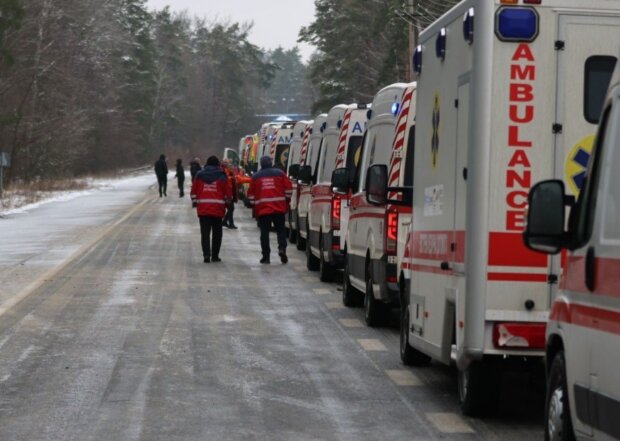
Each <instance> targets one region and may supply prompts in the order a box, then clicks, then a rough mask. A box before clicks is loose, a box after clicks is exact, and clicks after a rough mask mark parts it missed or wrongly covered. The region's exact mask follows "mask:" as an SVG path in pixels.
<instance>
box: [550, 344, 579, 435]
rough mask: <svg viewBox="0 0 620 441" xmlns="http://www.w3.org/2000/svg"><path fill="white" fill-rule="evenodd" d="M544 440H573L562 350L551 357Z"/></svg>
mask: <svg viewBox="0 0 620 441" xmlns="http://www.w3.org/2000/svg"><path fill="white" fill-rule="evenodd" d="M545 441H575V434H574V432H573V422H572V420H571V415H570V407H569V403H568V386H567V384H566V361H565V360H564V352H563V351H559V352H558V353H557V354H555V357H553V361H552V362H551V369H549V375H548V378H547V397H546V399H545Z"/></svg>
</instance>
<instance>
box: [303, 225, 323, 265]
mask: <svg viewBox="0 0 620 441" xmlns="http://www.w3.org/2000/svg"><path fill="white" fill-rule="evenodd" d="M307 234H308V236H307V237H308V238H310V232H308V233H307ZM320 263H321V262H320V261H319V259H317V258H316V257H314V254H312V249H310V241H308V243H307V244H306V268H308V271H318V270H319V265H320Z"/></svg>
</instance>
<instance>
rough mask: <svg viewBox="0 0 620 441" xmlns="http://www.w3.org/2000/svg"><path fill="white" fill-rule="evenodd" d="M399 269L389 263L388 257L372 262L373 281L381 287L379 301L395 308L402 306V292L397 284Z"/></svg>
mask: <svg viewBox="0 0 620 441" xmlns="http://www.w3.org/2000/svg"><path fill="white" fill-rule="evenodd" d="M396 272H397V268H396V265H395V264H393V263H388V262H387V256H386V255H384V256H383V257H381V259H378V260H373V261H372V280H373V281H374V283H376V284H378V285H379V290H378V291H376V292H377V293H378V294H379V300H381V301H383V302H385V303H389V304H391V305H393V306H400V291H399V289H398V282H397V280H398V279H397V274H396Z"/></svg>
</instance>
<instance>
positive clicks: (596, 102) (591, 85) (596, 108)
mask: <svg viewBox="0 0 620 441" xmlns="http://www.w3.org/2000/svg"><path fill="white" fill-rule="evenodd" d="M615 67H616V57H611V56H608V55H594V56H592V57H590V58H588V59H587V60H586V66H585V90H584V100H583V102H584V117H585V119H586V121H588V122H589V123H591V124H598V122H599V120H600V117H601V110H602V109H603V103H604V102H605V95H606V94H607V88H608V87H609V83H610V81H611V75H612V74H613V71H614V68H615Z"/></svg>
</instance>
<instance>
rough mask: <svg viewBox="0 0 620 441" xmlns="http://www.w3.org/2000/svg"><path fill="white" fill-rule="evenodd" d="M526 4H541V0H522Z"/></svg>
mask: <svg viewBox="0 0 620 441" xmlns="http://www.w3.org/2000/svg"><path fill="white" fill-rule="evenodd" d="M523 3H525V4H526V5H542V0H523Z"/></svg>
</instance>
